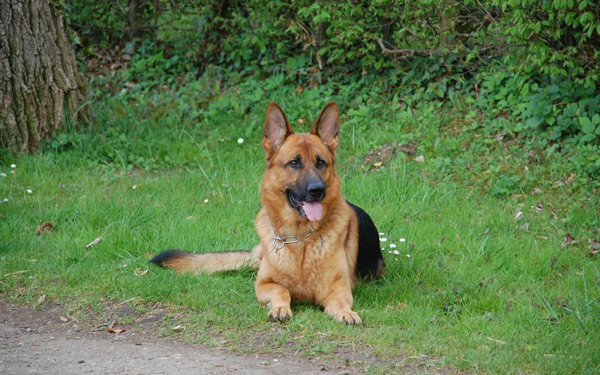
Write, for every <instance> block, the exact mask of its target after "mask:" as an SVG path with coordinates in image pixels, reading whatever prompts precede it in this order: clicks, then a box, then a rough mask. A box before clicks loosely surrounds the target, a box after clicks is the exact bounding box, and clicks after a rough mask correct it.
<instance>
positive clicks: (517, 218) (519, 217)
mask: <svg viewBox="0 0 600 375" xmlns="http://www.w3.org/2000/svg"><path fill="white" fill-rule="evenodd" d="M522 217H523V211H519V212H517V213H516V214H515V217H514V219H515V220H516V221H519V220H521V218H522Z"/></svg>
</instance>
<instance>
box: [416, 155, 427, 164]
mask: <svg viewBox="0 0 600 375" xmlns="http://www.w3.org/2000/svg"><path fill="white" fill-rule="evenodd" d="M415 161H416V162H417V163H423V162H425V156H423V155H419V156H417V157H416V158H415Z"/></svg>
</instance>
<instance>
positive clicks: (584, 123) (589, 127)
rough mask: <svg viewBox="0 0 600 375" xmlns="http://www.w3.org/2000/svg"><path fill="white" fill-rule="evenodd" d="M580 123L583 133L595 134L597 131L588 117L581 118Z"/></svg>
mask: <svg viewBox="0 0 600 375" xmlns="http://www.w3.org/2000/svg"><path fill="white" fill-rule="evenodd" d="M579 123H580V124H581V131H583V132H584V133H585V134H590V133H593V132H594V130H596V125H594V124H593V123H592V122H591V121H590V119H589V118H588V117H580V118H579Z"/></svg>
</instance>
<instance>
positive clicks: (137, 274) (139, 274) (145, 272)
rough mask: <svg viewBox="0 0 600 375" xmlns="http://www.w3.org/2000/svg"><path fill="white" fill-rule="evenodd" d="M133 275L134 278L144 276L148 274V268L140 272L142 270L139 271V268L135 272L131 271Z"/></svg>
mask: <svg viewBox="0 0 600 375" xmlns="http://www.w3.org/2000/svg"><path fill="white" fill-rule="evenodd" d="M133 273H134V274H135V275H136V276H144V275H145V274H147V273H148V268H146V269H145V270H143V271H142V269H141V268H136V269H135V270H133Z"/></svg>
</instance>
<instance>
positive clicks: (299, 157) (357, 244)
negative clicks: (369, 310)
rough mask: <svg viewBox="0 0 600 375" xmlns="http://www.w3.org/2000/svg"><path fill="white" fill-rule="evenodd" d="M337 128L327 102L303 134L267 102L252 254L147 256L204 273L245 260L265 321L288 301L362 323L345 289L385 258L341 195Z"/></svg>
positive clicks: (285, 311) (367, 221)
mask: <svg viewBox="0 0 600 375" xmlns="http://www.w3.org/2000/svg"><path fill="white" fill-rule="evenodd" d="M339 128H340V120H339V112H338V107H337V105H336V104H335V103H334V102H331V103H329V104H327V105H326V106H325V108H324V109H323V110H322V111H321V114H320V115H319V117H318V118H317V121H316V122H315V124H314V126H313V127H312V130H311V131H310V133H294V131H293V130H292V127H291V125H290V123H289V121H288V119H287V117H286V115H285V113H284V112H283V110H282V109H281V108H280V107H279V106H278V105H277V104H275V103H270V104H269V106H268V109H267V115H266V119H265V123H264V133H263V138H262V144H263V147H264V149H265V156H266V168H265V172H264V176H263V179H262V183H261V187H260V192H261V204H262V208H261V210H260V212H259V213H258V215H257V216H256V219H255V222H254V225H255V228H256V231H257V233H258V237H259V238H260V243H259V244H258V245H257V246H255V247H254V249H253V250H252V251H251V252H250V251H230V252H221V253H202V254H198V253H188V252H185V251H180V250H167V251H164V252H162V253H160V254H158V255H157V256H155V257H154V258H152V259H151V260H150V262H152V263H154V264H157V265H159V266H162V267H167V268H172V269H174V270H176V271H178V272H208V273H211V272H218V271H228V270H234V269H239V268H241V267H243V266H246V265H250V266H252V267H253V268H257V269H258V272H257V275H256V281H255V291H256V298H257V299H258V302H259V303H260V304H261V305H263V306H267V308H268V309H269V312H268V317H269V319H270V320H274V321H284V320H286V319H289V318H291V317H292V309H291V306H290V303H291V301H307V302H310V303H312V304H315V305H320V306H322V307H323V308H324V311H325V313H327V314H329V315H331V316H332V317H333V318H334V319H335V320H337V321H339V322H343V323H346V324H351V325H359V324H361V323H362V321H361V318H360V317H359V315H358V314H357V313H356V312H354V311H353V310H352V304H353V297H352V289H353V288H354V286H355V285H356V283H357V282H358V280H360V279H367V280H369V279H377V278H379V277H380V276H381V275H382V274H383V273H384V270H385V263H384V260H383V255H382V253H381V248H380V245H379V235H378V231H377V228H376V226H375V224H374V223H373V220H372V219H371V218H370V217H369V215H368V214H367V213H366V212H365V211H363V210H362V209H361V208H359V207H357V206H355V205H353V204H352V203H350V202H348V201H346V200H345V199H344V198H343V197H342V192H341V181H340V178H339V176H338V175H337V173H336V171H335V161H336V160H335V154H334V152H335V149H336V148H337V146H338V144H339Z"/></svg>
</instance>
